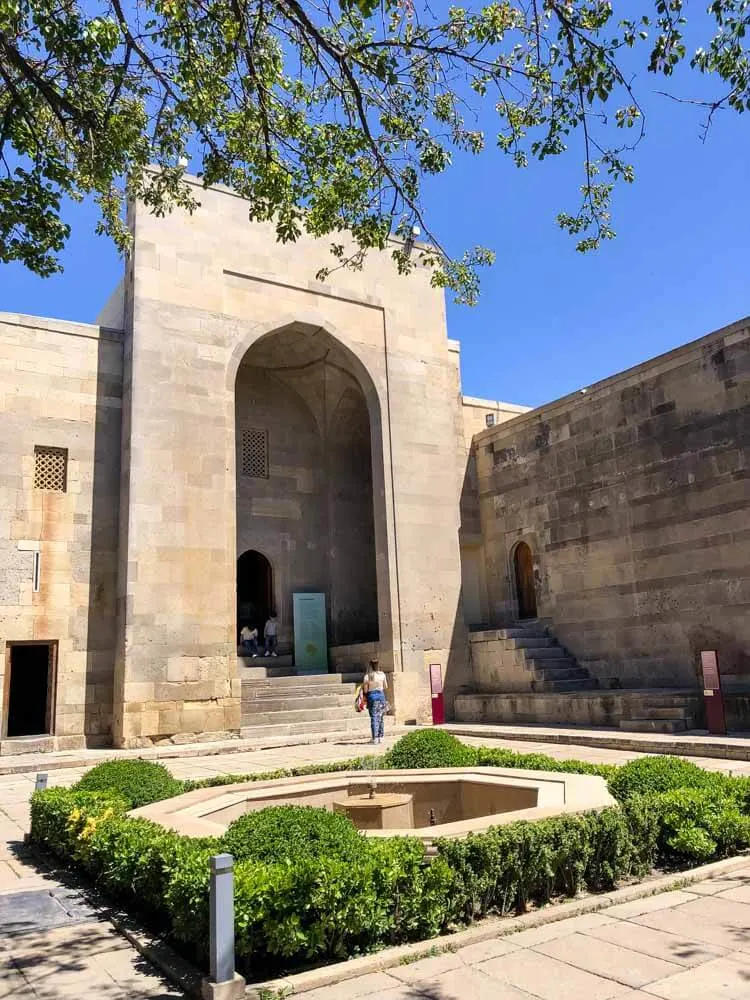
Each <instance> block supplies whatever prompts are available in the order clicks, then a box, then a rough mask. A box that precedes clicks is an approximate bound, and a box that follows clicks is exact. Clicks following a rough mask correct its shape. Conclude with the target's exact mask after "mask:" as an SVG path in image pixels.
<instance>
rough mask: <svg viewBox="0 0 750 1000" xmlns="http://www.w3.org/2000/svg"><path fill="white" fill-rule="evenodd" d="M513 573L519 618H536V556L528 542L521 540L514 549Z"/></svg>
mask: <svg viewBox="0 0 750 1000" xmlns="http://www.w3.org/2000/svg"><path fill="white" fill-rule="evenodd" d="M513 573H514V576H515V584H516V601H517V602H518V617H519V618H536V616H537V608H536V587H535V586H534V557H533V556H532V554H531V549H530V548H529V546H528V545H527V544H526V542H519V543H518V545H516V547H515V549H514V550H513Z"/></svg>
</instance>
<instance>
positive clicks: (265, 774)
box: [182, 756, 383, 792]
mask: <svg viewBox="0 0 750 1000" xmlns="http://www.w3.org/2000/svg"><path fill="white" fill-rule="evenodd" d="M380 761H381V758H379V757H375V756H368V757H353V758H351V759H350V760H339V761H334V763H332V764H303V765H301V766H300V767H280V768H277V769H276V770H275V771H256V772H255V773H253V774H214V775H212V776H211V777H210V778H194V779H188V780H187V781H184V782H183V783H182V791H183V792H192V791H194V790H195V789H196V788H218V787H219V786H221V785H237V784H241V783H242V782H246V781H275V780H277V779H278V778H298V777H301V776H302V775H305V774H335V773H336V772H338V771H368V770H369V771H371V770H375V769H376V767H382V766H383V765H382V763H380Z"/></svg>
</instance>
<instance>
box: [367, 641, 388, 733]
mask: <svg viewBox="0 0 750 1000" xmlns="http://www.w3.org/2000/svg"><path fill="white" fill-rule="evenodd" d="M387 687H388V678H387V677H386V676H385V674H384V673H383V671H382V670H381V669H380V667H379V665H378V661H377V660H370V665H369V667H368V668H367V673H366V674H365V676H364V678H363V680H362V690H363V691H364V693H365V694H366V695H367V711H368V712H369V713H370V729H371V731H372V739H371V740H370V743H382V742H383V722H384V717H385V710H386V701H385V692H386V688H387Z"/></svg>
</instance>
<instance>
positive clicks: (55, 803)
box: [29, 788, 128, 861]
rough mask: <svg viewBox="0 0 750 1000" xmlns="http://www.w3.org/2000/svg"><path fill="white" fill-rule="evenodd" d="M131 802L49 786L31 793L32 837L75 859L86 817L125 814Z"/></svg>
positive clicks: (33, 839)
mask: <svg viewBox="0 0 750 1000" xmlns="http://www.w3.org/2000/svg"><path fill="white" fill-rule="evenodd" d="M127 807H128V803H127V802H124V801H123V800H122V799H118V798H116V797H115V796H113V795H111V794H106V793H103V792H80V791H76V790H75V789H71V788H48V789H47V790H46V791H44V792H34V794H33V795H32V796H31V830H30V833H29V838H30V840H31V841H32V842H33V843H35V844H38V845H39V846H40V847H43V848H44V849H45V850H48V851H49V852H50V853H51V854H54V855H55V856H56V857H58V858H62V859H63V860H68V861H70V860H72V859H73V858H74V855H75V850H76V844H77V839H78V836H79V834H80V833H81V831H82V830H83V828H84V826H85V824H86V822H87V820H88V819H89V817H91V816H99V815H101V814H103V813H105V812H107V811H113V812H115V813H116V814H118V815H122V814H123V813H124V812H125V810H126V809H127Z"/></svg>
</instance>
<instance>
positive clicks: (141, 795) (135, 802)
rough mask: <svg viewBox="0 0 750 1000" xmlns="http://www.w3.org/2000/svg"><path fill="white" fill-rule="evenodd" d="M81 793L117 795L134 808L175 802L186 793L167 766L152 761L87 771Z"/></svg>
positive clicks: (115, 762) (120, 763)
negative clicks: (172, 799) (165, 800)
mask: <svg viewBox="0 0 750 1000" xmlns="http://www.w3.org/2000/svg"><path fill="white" fill-rule="evenodd" d="M74 787H75V788H76V789H78V790H79V791H81V792H113V791H114V792H117V795H118V796H119V797H120V798H121V799H124V800H125V801H126V802H127V803H128V804H129V805H130V806H131V808H133V809H137V808H138V807H139V806H147V805H148V804H149V803H150V802H159V801H160V800H161V799H171V798H172V797H173V796H175V795H181V794H182V792H183V791H184V790H185V786H184V784H183V782H181V781H178V780H177V778H173V777H172V775H171V774H170V773H169V771H168V770H167V769H166V767H165V766H164V765H163V764H157V763H155V762H154V761H151V760H140V759H138V760H107V761H104V762H103V763H101V764H97V765H96V767H92V768H91V770H90V771H87V772H86V773H85V774H84V776H83V777H82V778H81V780H80V781H79V782H78V784H77V785H75V786H74Z"/></svg>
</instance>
